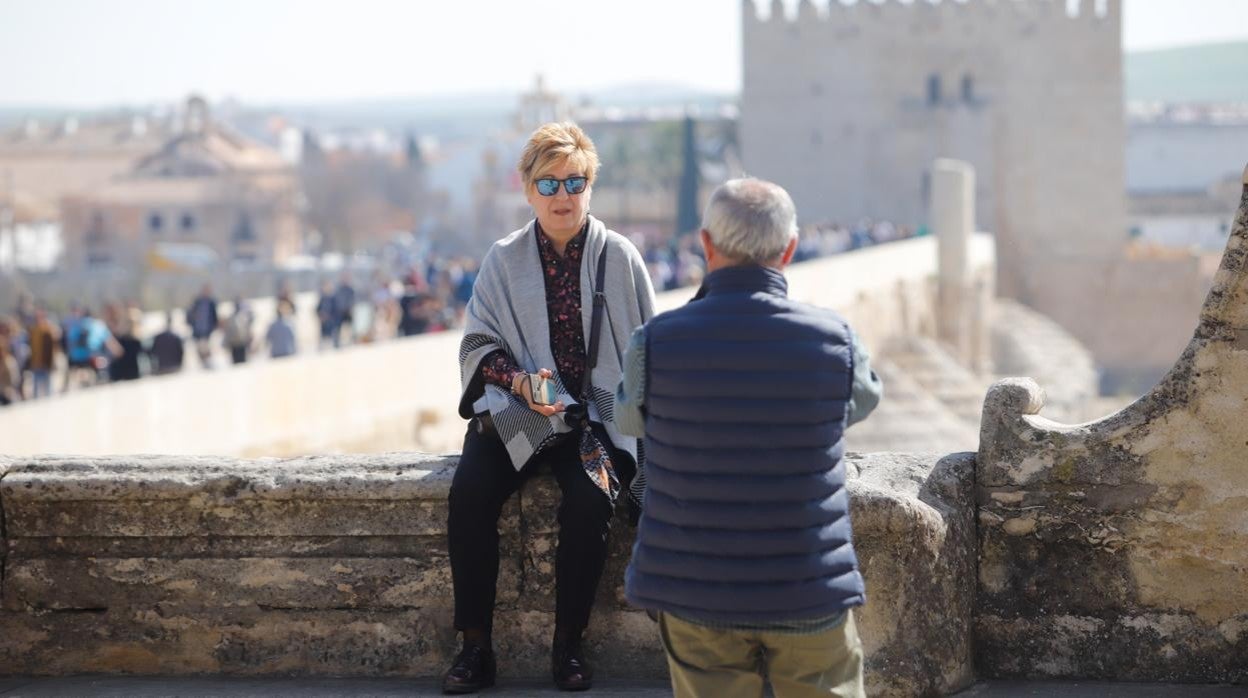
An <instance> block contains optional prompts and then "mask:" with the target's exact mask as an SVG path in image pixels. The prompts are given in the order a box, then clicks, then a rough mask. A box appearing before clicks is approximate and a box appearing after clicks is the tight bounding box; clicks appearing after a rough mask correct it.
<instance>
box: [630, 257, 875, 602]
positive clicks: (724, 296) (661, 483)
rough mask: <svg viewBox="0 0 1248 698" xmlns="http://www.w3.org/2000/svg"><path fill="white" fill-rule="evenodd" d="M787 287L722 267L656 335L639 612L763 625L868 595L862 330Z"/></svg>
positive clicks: (778, 279) (651, 327)
mask: <svg viewBox="0 0 1248 698" xmlns="http://www.w3.org/2000/svg"><path fill="white" fill-rule="evenodd" d="M787 289H788V287H787V284H786V283H785V280H784V276H783V275H782V274H781V273H780V272H779V271H776V270H774V269H769V268H765V267H757V266H738V267H729V268H725V269H720V270H717V271H715V272H713V273H711V274H709V275H708V276H707V278H706V282H705V284H704V285H703V295H701V297H700V298H699V299H698V300H695V301H693V302H691V303H689V304H688V305H685V306H684V307H682V308H679V309H677V310H673V311H671V312H668V313H664V314H662V315H659V316H658V317H655V318H654V319H653V320H651V321H650V323H649V324H648V325H647V329H646V335H647V337H646V339H647V349H646V370H647V376H646V395H645V407H646V441H645V445H646V460H647V463H646V473H647V482H648V487H649V489H648V491H647V494H646V508H645V511H644V513H643V514H642V518H641V522H640V524H639V526H638V529H637V542H636V544H635V546H634V549H633V559H632V561H631V563H630V564H629V567H628V572H627V573H626V584H625V590H626V594H627V596H628V600H629V601H630V602H631V603H633V604H635V605H637V606H641V607H643V608H650V609H655V610H661V611H668V612H671V613H674V614H676V615H679V616H682V617H685V618H690V619H694V620H697V619H703V620H707V621H714V622H728V623H732V622H742V623H749V622H763V621H784V620H801V619H812V618H820V617H825V616H829V615H832V614H834V613H837V612H839V611H841V610H843V609H845V608H847V607H849V606H855V605H859V604H861V603H862V602H863V600H864V594H863V583H862V576H861V575H860V574H859V572H858V561H857V558H856V557H855V555H854V548H853V543H852V532H851V529H850V523H849V496H848V494H847V492H846V491H845V464H844V463H843V462H842V455H843V453H844V441H843V440H842V434H843V432H844V430H845V415H846V405H847V404H848V402H849V399H850V395H851V391H852V386H853V359H852V347H851V344H850V334H849V329H848V326H847V325H846V324H845V321H844V320H843V319H841V318H840V316H838V315H837V314H836V313H833V312H831V311H829V310H824V309H820V308H815V307H812V306H808V305H805V304H803V303H798V302H795V301H791V300H789V299H788V297H787Z"/></svg>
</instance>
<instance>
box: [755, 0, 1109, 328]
mask: <svg viewBox="0 0 1248 698" xmlns="http://www.w3.org/2000/svg"><path fill="white" fill-rule="evenodd" d="M764 3H765V4H764ZM742 22H743V28H742V29H743V31H742V41H743V53H744V60H743V77H742V97H741V101H742V108H741V132H740V137H741V142H742V150H743V156H744V163H745V167H746V169H747V171H748V172H749V173H750V174H752V175H756V176H759V177H764V178H767V179H771V180H775V181H776V182H778V183H780V184H782V185H783V186H784V187H785V188H787V189H788V190H789V191H790V192H791V193H792V194H793V197H794V199H795V201H796V203H797V206H798V211H799V214H800V215H801V216H802V218H803V219H804V220H812V221H813V220H837V221H842V222H852V221H854V220H856V219H858V218H859V217H862V216H869V217H873V218H881V219H889V220H893V221H896V222H898V223H910V224H919V223H925V222H927V211H926V210H925V201H926V199H927V196H926V194H927V191H928V188H929V187H930V174H929V172H928V168H929V167H930V164H931V163H932V162H933V161H934V160H935V159H937V158H941V157H952V158H957V159H959V160H964V161H967V162H969V163H971V164H972V165H974V167H975V170H976V173H977V178H976V181H977V182H978V184H977V191H976V201H977V219H978V220H979V221H980V225H981V227H983V228H985V229H988V230H991V231H992V232H994V233H995V234H996V235H997V239H998V266H999V269H1000V273H999V285H1000V288H1001V290H1002V292H1003V293H1004V294H1005V295H1009V296H1013V297H1016V298H1019V299H1021V300H1023V301H1024V302H1027V303H1029V304H1031V305H1032V306H1034V307H1037V308H1039V309H1040V310H1042V311H1043V312H1046V313H1047V314H1049V315H1050V316H1052V317H1054V318H1055V319H1057V320H1059V321H1061V322H1063V324H1068V326H1069V323H1066V322H1064V320H1065V319H1066V318H1067V317H1072V316H1073V315H1074V314H1083V313H1085V311H1086V301H1085V302H1082V303H1080V302H1079V299H1086V297H1087V296H1088V295H1090V294H1095V293H1096V290H1095V283H1096V281H1097V278H1098V277H1100V278H1101V279H1102V283H1103V277H1104V276H1105V273H1104V266H1105V264H1107V263H1108V260H1112V259H1114V258H1117V257H1118V256H1120V251H1121V249H1122V246H1123V244H1124V243H1125V241H1126V213H1125V194H1124V181H1125V179H1124V172H1123V170H1124V144H1125V127H1124V124H1123V106H1122V54H1121V0H1077V1H1076V2H1073V3H1069V4H1068V3H1067V2H1065V0H965V1H961V0H957V1H955V0H939V1H937V2H930V1H929V0H914V1H913V2H912V3H903V2H900V1H899V0H883V2H879V3H877V2H874V1H870V0H858V1H857V2H855V3H853V4H843V3H842V2H841V0H825V1H824V2H821V3H814V2H812V0H800V2H799V3H798V4H797V6H796V7H793V6H792V4H791V3H788V2H781V1H780V0H763V2H760V3H757V4H756V3H755V2H754V1H753V0H743V3H742ZM1088 283H1091V284H1093V285H1092V286H1088V285H1087V284H1088ZM1072 305H1073V306H1074V307H1071V306H1072ZM1075 311H1077V313H1076V312H1075ZM1072 329H1075V330H1076V334H1079V332H1078V330H1077V329H1076V328H1073V327H1072Z"/></svg>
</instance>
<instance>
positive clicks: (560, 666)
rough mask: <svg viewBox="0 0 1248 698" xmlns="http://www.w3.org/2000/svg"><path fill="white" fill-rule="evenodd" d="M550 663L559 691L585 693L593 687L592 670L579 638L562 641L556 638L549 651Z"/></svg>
mask: <svg viewBox="0 0 1248 698" xmlns="http://www.w3.org/2000/svg"><path fill="white" fill-rule="evenodd" d="M550 663H551V673H552V674H553V675H554V678H555V686H556V687H557V688H558V689H559V690H561V691H585V690H588V689H589V687H590V686H592V685H594V670H593V668H592V667H590V666H589V660H587V659H585V650H584V646H583V645H582V643H581V640H580V638H576V639H574V640H562V639H559V638H557V637H556V638H555V642H554V645H553V646H552V647H551V650H550Z"/></svg>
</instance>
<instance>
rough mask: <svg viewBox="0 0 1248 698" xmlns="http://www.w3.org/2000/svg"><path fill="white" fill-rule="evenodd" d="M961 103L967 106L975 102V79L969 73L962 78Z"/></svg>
mask: <svg viewBox="0 0 1248 698" xmlns="http://www.w3.org/2000/svg"><path fill="white" fill-rule="evenodd" d="M962 101H963V102H966V103H967V104H970V103H972V102H974V101H975V78H973V77H971V75H970V73H967V74H966V75H963V76H962Z"/></svg>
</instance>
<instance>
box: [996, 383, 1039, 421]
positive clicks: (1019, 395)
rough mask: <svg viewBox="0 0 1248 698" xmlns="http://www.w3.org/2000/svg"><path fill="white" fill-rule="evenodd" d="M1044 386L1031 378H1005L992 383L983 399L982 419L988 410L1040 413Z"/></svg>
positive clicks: (1001, 412)
mask: <svg viewBox="0 0 1248 698" xmlns="http://www.w3.org/2000/svg"><path fill="white" fill-rule="evenodd" d="M1044 397H1045V396H1044V388H1041V387H1040V384H1039V383H1037V382H1036V381H1034V380H1032V379H1031V378H1005V379H1002V380H999V381H997V382H996V383H993V384H992V387H991V388H989V389H988V395H987V397H985V399H984V421H985V422H986V421H989V420H988V418H989V416H990V411H992V412H996V413H997V414H998V415H1003V414H1004V415H1018V414H1040V410H1041V409H1042V408H1043V407H1044Z"/></svg>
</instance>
